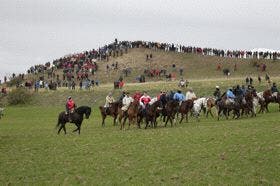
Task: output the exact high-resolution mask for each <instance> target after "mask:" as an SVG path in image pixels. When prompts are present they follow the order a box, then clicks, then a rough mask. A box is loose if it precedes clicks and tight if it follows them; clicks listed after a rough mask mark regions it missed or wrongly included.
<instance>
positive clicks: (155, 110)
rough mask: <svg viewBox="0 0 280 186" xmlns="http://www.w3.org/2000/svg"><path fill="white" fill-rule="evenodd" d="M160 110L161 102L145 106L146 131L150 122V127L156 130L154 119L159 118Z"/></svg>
mask: <svg viewBox="0 0 280 186" xmlns="http://www.w3.org/2000/svg"><path fill="white" fill-rule="evenodd" d="M161 110H162V103H161V101H159V100H158V101H156V102H154V103H153V104H152V105H149V104H148V105H146V114H145V115H144V117H145V119H146V127H145V129H147V127H148V125H149V122H151V127H154V128H156V119H157V117H158V116H159V113H160V111H161Z"/></svg>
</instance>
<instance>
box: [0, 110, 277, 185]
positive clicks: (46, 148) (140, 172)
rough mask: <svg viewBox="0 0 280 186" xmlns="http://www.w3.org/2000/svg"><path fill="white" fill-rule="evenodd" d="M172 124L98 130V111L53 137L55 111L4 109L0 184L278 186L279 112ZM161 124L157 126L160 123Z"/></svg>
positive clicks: (0, 125) (109, 121)
mask: <svg viewBox="0 0 280 186" xmlns="http://www.w3.org/2000/svg"><path fill="white" fill-rule="evenodd" d="M271 109H272V110H271V113H267V114H259V115H258V116H257V117H256V118H243V119H240V120H228V121H226V120H222V121H219V122H217V121H216V119H211V118H207V119H206V118H204V117H202V119H201V121H200V122H196V121H195V120H194V119H191V120H190V122H189V123H182V124H178V125H177V126H175V127H173V128H171V127H170V126H169V127H167V128H164V127H159V128H157V129H147V130H144V129H140V130H139V129H136V127H135V126H133V127H132V128H131V129H130V130H126V131H120V130H119V126H117V127H113V126H112V120H111V119H108V120H107V125H106V127H105V128H102V127H101V125H100V123H101V121H100V116H99V113H98V110H97V108H94V112H93V113H92V116H91V117H90V119H89V120H85V122H84V123H83V126H82V131H81V132H82V133H81V135H80V136H78V135H77V134H76V133H75V134H74V133H71V132H70V130H73V129H74V126H72V125H68V126H67V129H68V132H69V133H68V134H67V135H64V134H61V135H57V134H56V132H57V131H56V129H55V128H54V127H55V124H56V119H57V113H58V112H59V111H60V109H59V108H51V107H8V108H7V110H6V112H5V117H4V118H2V120H1V121H0V122H1V123H0V149H1V151H0V157H1V158H0V160H1V161H0V170H1V173H0V184H1V185H6V184H12V185H13V184H20V185H22V184H25V185H26V184H27V185H29V184H35V185H38V184H39V185H47V184H52V185H69V184H73V185H76V184H86V185H90V184H93V185H113V184H114V185H131V184H133V185H140V184H145V185H147V184H149V185H152V184H156V185H160V184H167V185H174V184H176V185H178V184H179V185H180V184H190V185H201V184H203V185H206V184H211V185H224V184H229V185H258V184H265V185H266V184H268V185H279V184H280V173H279V170H280V163H279V162H280V161H279V160H280V156H279V154H280V135H279V131H280V126H279V119H280V116H279V113H278V112H277V111H276V107H275V106H272V107H271ZM161 126H162V125H161Z"/></svg>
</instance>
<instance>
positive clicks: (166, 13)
mask: <svg viewBox="0 0 280 186" xmlns="http://www.w3.org/2000/svg"><path fill="white" fill-rule="evenodd" d="M0 4H1V6H0V79H3V76H4V75H10V74H11V73H12V72H16V73H20V72H25V71H26V70H27V69H28V68H29V67H30V66H32V65H34V64H41V63H45V62H47V61H52V60H53V59H56V58H58V57H61V56H64V55H66V54H69V53H74V52H80V51H84V50H88V49H92V48H97V47H99V46H103V45H104V44H108V43H110V42H112V41H113V40H114V38H118V39H119V40H152V41H159V42H170V43H178V44H185V45H192V46H201V47H204V46H207V47H213V48H214V47H215V48H223V49H248V50H250V49H253V48H269V49H274V50H280V1H279V0H231V1H229V0H168V1H167V0H106V1H105V0H76V1H73V0H0Z"/></svg>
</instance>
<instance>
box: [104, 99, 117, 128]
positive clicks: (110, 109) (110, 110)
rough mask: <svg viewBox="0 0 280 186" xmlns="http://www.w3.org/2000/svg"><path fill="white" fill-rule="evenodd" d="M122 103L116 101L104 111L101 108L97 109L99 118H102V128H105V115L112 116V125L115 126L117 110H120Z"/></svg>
mask: <svg viewBox="0 0 280 186" xmlns="http://www.w3.org/2000/svg"><path fill="white" fill-rule="evenodd" d="M121 106H122V103H121V102H119V101H117V102H113V103H111V104H110V106H109V107H108V108H107V109H105V108H104V107H103V106H100V107H99V110H100V113H101V116H102V126H103V127H104V126H105V119H106V117H107V115H109V116H112V117H113V118H114V125H116V120H117V117H118V114H119V112H118V109H119V108H121Z"/></svg>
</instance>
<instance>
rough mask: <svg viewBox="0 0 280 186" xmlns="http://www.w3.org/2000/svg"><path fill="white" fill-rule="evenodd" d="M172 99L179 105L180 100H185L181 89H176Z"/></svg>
mask: <svg viewBox="0 0 280 186" xmlns="http://www.w3.org/2000/svg"><path fill="white" fill-rule="evenodd" d="M173 99H174V100H175V101H177V102H179V105H181V103H182V101H184V100H186V97H185V96H184V94H182V92H181V90H178V91H177V92H176V93H175V94H174V96H173Z"/></svg>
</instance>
